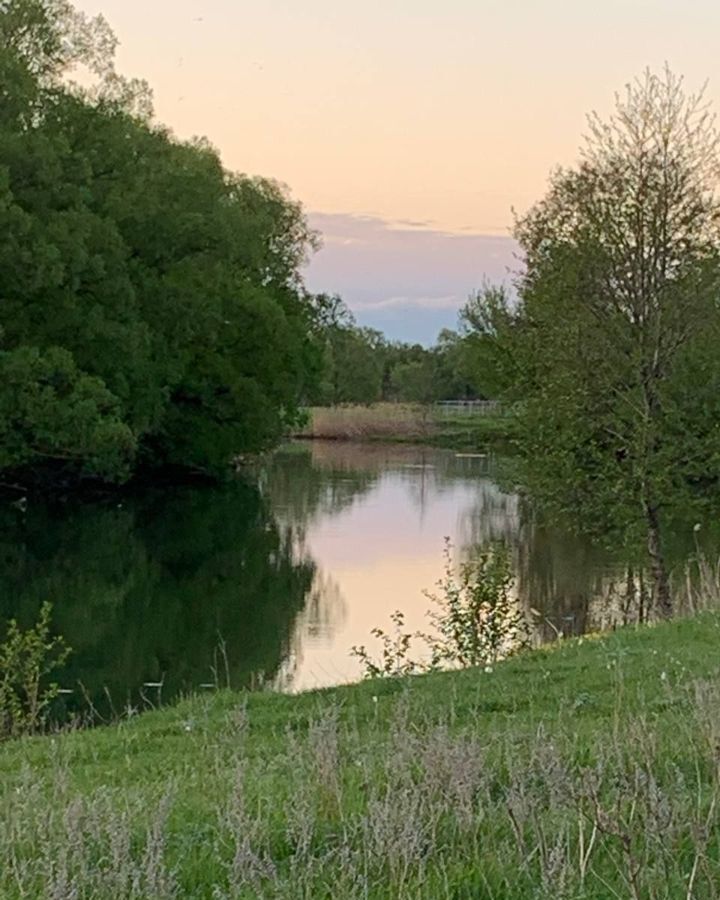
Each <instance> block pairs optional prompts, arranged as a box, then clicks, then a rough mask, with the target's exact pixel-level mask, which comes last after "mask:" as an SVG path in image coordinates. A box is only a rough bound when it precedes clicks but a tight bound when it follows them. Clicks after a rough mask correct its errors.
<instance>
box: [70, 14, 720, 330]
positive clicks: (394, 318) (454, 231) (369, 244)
mask: <svg viewBox="0 0 720 900" xmlns="http://www.w3.org/2000/svg"><path fill="white" fill-rule="evenodd" d="M76 5H77V6H79V7H80V8H81V9H83V10H85V11H86V12H88V13H91V14H97V13H102V14H103V15H104V16H105V17H106V18H107V19H108V21H109V22H110V24H111V25H112V26H113V28H114V30H115V32H116V33H117V35H118V37H119V38H120V41H121V46H120V49H119V53H118V66H119V68H120V70H121V71H122V72H123V73H125V74H127V75H136V76H140V77H143V78H146V79H147V80H148V82H149V83H150V85H151V86H152V88H153V90H154V93H155V107H156V112H157V116H158V118H159V119H160V120H161V121H163V122H164V123H166V124H168V125H170V126H171V127H172V128H173V129H174V130H175V132H176V133H177V134H178V136H180V137H190V136H192V135H205V136H207V137H208V138H209V139H210V140H211V141H212V143H213V144H215V146H216V147H218V149H219V150H220V151H221V153H222V156H223V160H224V162H225V164H226V165H227V166H228V167H230V168H232V169H236V170H239V171H242V172H247V173H250V174H261V175H267V176H271V177H274V178H277V179H279V180H280V181H283V182H285V183H286V184H287V185H289V187H290V188H291V191H292V194H293V196H294V197H296V198H297V199H299V200H300V201H302V203H303V204H304V206H305V208H306V210H307V211H308V214H309V216H310V219H311V221H312V223H313V224H314V225H315V226H316V227H317V228H319V229H320V230H321V231H322V232H323V235H324V239H325V244H324V249H323V250H322V251H321V252H320V253H319V254H318V255H317V257H316V258H315V260H314V261H313V262H312V264H311V265H310V267H309V269H308V273H307V281H308V285H309V286H310V287H311V288H312V289H314V290H324V291H329V292H338V293H341V294H342V295H343V296H344V298H345V299H346V300H347V301H348V302H349V304H350V306H351V307H352V308H353V309H354V310H355V312H356V314H357V317H358V319H359V320H360V322H361V323H363V324H368V325H373V326H374V327H378V328H381V329H383V330H385V331H386V332H387V333H388V335H389V336H391V337H393V338H404V339H408V340H420V341H423V342H425V343H429V342H432V340H433V339H434V337H435V335H436V334H437V331H438V329H439V328H440V327H443V326H450V327H453V326H454V325H455V323H456V318H457V310H458V308H459V307H460V306H461V305H462V303H463V302H464V300H465V298H466V297H467V295H468V294H469V293H470V292H471V291H472V290H473V289H474V288H476V287H478V286H479V285H480V284H481V283H482V281H483V280H484V279H487V280H490V281H499V280H503V278H507V277H508V276H507V271H508V269H511V268H513V266H514V265H515V263H514V255H513V254H514V248H513V243H512V240H511V239H510V237H509V228H510V226H511V223H512V208H513V207H514V208H516V209H517V210H520V211H522V210H524V209H526V208H527V207H528V206H529V205H531V204H532V203H533V201H534V200H536V199H538V198H539V197H540V196H541V195H542V193H543V190H544V186H545V183H546V179H547V176H548V173H549V172H550V171H551V169H552V168H553V167H554V166H556V165H562V164H571V163H572V162H573V161H574V160H575V158H576V155H577V148H578V145H579V143H580V140H581V137H582V134H583V132H584V129H585V114H586V113H587V112H588V111H590V110H593V109H595V110H597V111H598V112H600V113H601V114H603V113H606V112H608V111H609V109H610V107H611V105H612V101H613V94H614V92H615V91H616V90H619V89H622V87H623V85H624V84H625V83H626V82H627V81H628V80H630V79H632V78H633V77H634V76H636V75H639V74H641V73H642V71H643V70H644V69H645V68H646V67H648V66H650V67H651V68H653V69H656V70H659V69H660V68H661V67H662V66H663V65H664V63H665V62H667V63H669V64H670V66H671V67H672V68H673V70H674V71H676V72H678V73H680V74H683V75H684V76H685V77H686V81H687V85H688V87H689V88H691V89H696V88H698V87H699V86H701V85H702V84H703V83H704V82H705V81H706V80H707V79H710V81H709V86H708V93H707V96H708V98H709V99H711V100H713V101H714V102H715V103H716V102H717V100H719V99H720V73H718V71H717V70H718V49H717V48H718V34H720V3H718V2H717V0H684V2H681V0H602V2H590V0H202V2H201V0H145V2H141V0H77V2H76Z"/></svg>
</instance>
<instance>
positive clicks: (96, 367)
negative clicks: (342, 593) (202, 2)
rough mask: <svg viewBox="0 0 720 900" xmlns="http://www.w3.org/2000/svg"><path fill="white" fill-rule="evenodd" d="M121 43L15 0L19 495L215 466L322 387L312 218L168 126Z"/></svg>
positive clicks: (1, 457)
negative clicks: (308, 276)
mask: <svg viewBox="0 0 720 900" xmlns="http://www.w3.org/2000/svg"><path fill="white" fill-rule="evenodd" d="M114 49H115V39H114V37H113V35H112V33H111V32H110V31H109V29H108V27H107V25H106V24H105V23H104V21H103V20H102V19H94V20H90V19H88V18H87V17H85V16H83V15H81V14H80V13H77V12H76V11H74V10H73V9H72V7H71V6H70V5H69V4H68V3H66V2H63V0H4V2H1V3H0V480H2V481H3V482H4V483H5V484H15V483H19V484H20V485H23V484H25V483H27V481H28V480H44V481H50V482H52V483H54V484H58V483H59V484H71V483H76V482H77V480H78V479H79V478H85V477H95V478H102V479H105V480H111V481H122V480H123V479H126V478H127V477H128V476H129V475H130V474H131V473H133V472H134V471H136V470H137V469H138V468H139V467H143V466H145V467H157V466H172V465H176V464H180V465H182V466H185V467H194V468H198V469H201V470H203V471H209V470H214V469H216V468H218V467H221V466H224V465H226V464H227V462H228V461H229V460H230V458H231V457H232V456H233V455H235V454H238V453H242V452H244V451H252V450H257V449H259V448H261V447H264V446H267V445H269V444H271V443H272V442H273V441H275V440H276V439H277V438H278V437H279V436H280V435H281V434H282V433H283V432H284V430H285V429H286V428H287V426H288V424H289V423H291V422H292V421H293V420H294V418H295V416H296V415H297V412H298V409H299V408H300V405H301V403H303V402H304V401H305V399H306V397H307V395H308V394H309V393H310V392H311V390H312V389H314V388H312V386H313V385H314V384H315V383H316V382H317V381H318V378H319V375H320V365H321V353H320V344H319V342H318V337H317V329H316V327H315V319H314V305H313V302H312V298H310V297H308V296H307V294H306V293H305V291H304V289H303V286H302V281H301V277H300V271H301V267H302V265H303V263H304V260H305V258H306V255H307V253H308V251H309V250H310V249H311V248H312V246H313V243H314V237H313V235H312V233H311V232H310V231H309V229H308V227H307V224H306V222H305V219H304V217H303V214H302V210H301V209H300V207H299V206H298V205H297V204H295V203H293V202H291V201H290V200H289V199H288V197H287V196H286V193H285V192H284V190H283V189H282V188H281V187H279V186H278V185H277V184H275V183H273V182H272V181H268V180H264V179H259V178H249V177H246V176H243V175H236V174H234V173H232V172H228V171H226V170H225V169H224V168H223V167H222V165H221V162H220V159H219V157H218V155H217V153H216V152H215V151H214V150H213V149H212V147H210V146H209V145H208V144H207V143H205V142H204V141H202V140H195V141H191V142H181V141H179V140H177V139H175V138H174V137H173V135H172V134H171V133H170V132H169V131H168V130H167V129H165V128H163V127H161V126H159V125H157V124H156V123H155V122H154V120H153V118H152V114H151V103H150V95H149V92H148V89H147V87H146V86H145V85H144V84H143V83H141V82H134V81H127V80H125V79H123V78H121V77H120V76H119V75H118V74H117V73H116V71H115V69H114V65H113V54H114ZM76 72H79V73H82V83H83V87H80V86H79V85H77V84H73V83H72V81H71V80H70V77H71V76H72V75H73V74H74V73H76Z"/></svg>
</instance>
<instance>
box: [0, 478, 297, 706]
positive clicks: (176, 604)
mask: <svg viewBox="0 0 720 900" xmlns="http://www.w3.org/2000/svg"><path fill="white" fill-rule="evenodd" d="M0 562H1V563H2V568H1V571H0V617H2V618H7V617H10V616H16V617H18V618H19V619H20V621H21V622H22V623H23V624H26V625H27V624H29V623H31V622H32V621H34V620H35V618H36V616H37V614H38V611H39V609H40V606H41V604H42V603H43V601H45V600H50V601H51V602H52V603H53V605H54V616H53V620H54V624H55V625H56V627H57V628H58V630H59V631H60V632H61V633H62V634H63V635H65V636H66V638H67V640H68V642H69V643H70V645H71V646H72V648H73V654H72V656H71V658H70V661H69V665H68V669H67V670H66V672H65V673H64V676H63V683H64V684H69V685H73V686H75V687H76V688H77V683H78V682H82V684H83V685H84V687H85V689H86V690H87V693H88V694H89V696H90V697H91V698H92V701H93V702H94V703H95V704H96V705H97V706H98V707H99V708H100V709H101V710H107V707H108V705H109V703H110V700H109V699H108V695H109V697H110V698H112V703H113V704H114V705H117V706H120V707H122V706H123V705H124V704H125V703H126V702H127V701H128V700H129V701H130V702H131V703H133V704H137V703H139V702H140V695H141V692H142V688H143V685H145V684H146V683H148V682H153V683H158V682H163V683H164V686H163V690H162V699H163V700H165V699H170V698H172V697H173V696H175V695H176V694H177V693H178V692H180V691H182V690H184V689H186V688H190V687H197V686H198V685H200V684H203V683H208V682H211V681H213V680H215V678H218V679H219V680H220V681H222V682H223V683H224V682H225V681H226V679H227V678H229V680H230V683H231V684H232V685H233V686H236V687H239V686H242V685H247V684H250V683H251V681H252V680H253V678H255V677H257V675H258V673H264V674H265V676H266V677H270V678H272V677H274V675H275V674H276V673H277V671H278V670H279V669H280V667H281V665H282V661H283V659H284V657H285V654H286V652H287V648H288V646H289V643H290V637H291V634H292V633H293V627H294V622H295V619H296V617H297V616H298V615H299V613H300V612H301V610H303V608H304V607H305V603H306V598H307V595H308V592H309V591H310V589H311V586H312V584H313V579H314V576H315V567H314V565H313V563H312V562H311V560H310V559H309V558H308V557H307V556H304V555H302V554H299V553H298V550H297V546H296V542H295V540H294V536H293V534H292V532H291V531H290V530H289V529H288V528H286V527H280V526H278V524H277V523H276V521H275V520H274V518H273V517H272V515H271V513H270V512H269V510H268V507H267V504H266V502H265V501H264V500H263V499H262V497H261V495H260V494H259V492H258V491H257V490H256V489H255V488H254V487H252V486H250V485H247V484H244V483H242V482H237V483H234V484H232V485H229V486H225V487H223V488H222V489H208V488H202V489H192V490H178V491H171V492H167V491H163V492H157V493H151V494H149V495H146V496H144V497H138V498H129V499H125V500H124V501H123V502H122V504H117V503H113V504H103V505H100V504H93V505H87V504H85V505H77V506H72V507H70V508H67V507H60V508H58V507H55V508H51V507H47V506H42V505H40V504H34V505H31V506H30V507H29V509H28V511H27V513H26V514H25V515H24V516H19V515H18V514H17V512H16V511H14V510H4V511H3V513H2V519H1V520H0ZM222 642H224V645H225V647H226V655H227V664H226V661H225V658H224V655H222V654H218V652H217V651H218V647H219V645H220V644H221V643H222ZM157 693H158V692H157V690H156V689H154V688H153V689H147V690H146V691H145V694H146V695H148V696H149V697H150V698H151V699H155V698H156V696H157ZM76 701H77V702H79V699H78V698H77V697H76Z"/></svg>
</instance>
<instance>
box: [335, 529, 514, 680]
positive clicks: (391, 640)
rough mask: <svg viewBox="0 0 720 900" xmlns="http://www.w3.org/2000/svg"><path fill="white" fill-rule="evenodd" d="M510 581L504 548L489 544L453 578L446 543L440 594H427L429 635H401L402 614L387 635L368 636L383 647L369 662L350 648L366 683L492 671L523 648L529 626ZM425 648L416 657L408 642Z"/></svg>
mask: <svg viewBox="0 0 720 900" xmlns="http://www.w3.org/2000/svg"><path fill="white" fill-rule="evenodd" d="M513 581H514V576H513V573H512V567H511V561H510V555H509V552H508V549H507V547H505V546H504V545H503V544H490V545H488V546H486V547H484V548H483V549H481V550H480V552H479V553H478V554H477V556H476V557H474V558H473V559H470V560H469V561H467V562H464V563H461V564H460V566H459V571H458V574H457V575H456V574H455V571H454V564H453V557H452V548H451V546H450V542H449V541H448V542H447V543H446V547H445V574H444V577H443V578H442V580H441V581H440V582H439V583H438V591H439V593H432V592H427V594H426V596H427V597H428V598H429V599H430V600H431V601H432V602H433V603H434V604H435V606H436V609H434V610H433V611H432V612H431V614H430V621H431V623H432V625H433V631H432V632H431V633H429V634H428V633H425V632H416V633H415V634H412V633H410V632H406V631H404V627H405V617H404V615H403V613H401V612H395V613H394V614H393V615H392V616H391V620H392V622H393V625H394V631H393V633H392V634H388V633H386V632H385V631H383V629H382V628H375V629H373V631H372V632H371V633H372V635H373V637H375V638H377V639H378V640H379V641H380V643H381V645H382V647H381V651H380V659H379V660H378V661H376V660H374V659H373V658H372V657H371V656H370V654H369V652H368V650H367V648H366V647H364V646H360V647H353V648H352V655H353V656H354V657H355V658H357V659H358V660H359V661H360V662H361V664H362V665H363V668H364V671H365V677H366V678H379V677H388V676H389V677H395V676H398V675H412V674H418V673H420V672H430V671H435V670H438V669H445V668H461V669H462V668H468V667H472V666H492V665H493V664H494V663H496V662H497V661H498V660H499V659H501V658H505V657H508V656H510V655H512V654H513V653H516V652H518V651H519V650H522V649H524V648H526V647H527V645H528V642H529V631H528V624H527V620H526V618H525V616H524V615H523V613H522V611H521V610H520V608H519V606H518V603H517V600H516V599H515V598H513V597H511V589H512V586H513ZM414 639H418V640H419V641H421V642H422V644H423V645H424V648H425V653H424V654H422V655H424V656H426V657H428V658H427V659H423V658H418V656H417V652H415V653H413V652H412V651H413V650H414V649H415V648H414V647H413V640H414Z"/></svg>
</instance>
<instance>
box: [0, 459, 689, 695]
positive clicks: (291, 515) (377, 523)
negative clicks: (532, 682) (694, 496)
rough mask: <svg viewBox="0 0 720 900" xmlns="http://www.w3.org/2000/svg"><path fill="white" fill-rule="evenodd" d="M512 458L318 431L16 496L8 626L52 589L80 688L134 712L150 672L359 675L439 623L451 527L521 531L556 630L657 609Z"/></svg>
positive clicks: (512, 536) (532, 603) (518, 561)
mask: <svg viewBox="0 0 720 900" xmlns="http://www.w3.org/2000/svg"><path fill="white" fill-rule="evenodd" d="M502 465H503V464H502V463H501V462H498V461H497V460H494V459H491V458H488V457H483V456H472V455H458V454H455V453H454V452H451V451H442V450H432V449H430V450H428V449H423V448H417V447H412V446H407V447H403V446H390V445H370V446H368V445H352V444H342V443H314V444H312V445H300V446H297V445H296V446H292V447H289V448H285V449H283V450H282V451H280V452H278V453H277V454H274V455H273V456H272V457H270V458H269V459H268V460H266V461H265V462H264V463H263V464H261V465H260V466H259V467H258V469H257V470H256V471H255V472H252V473H248V477H247V479H246V480H240V479H238V480H237V481H234V482H233V483H231V484H228V485H224V486H223V487H221V488H215V489H209V488H207V487H203V488H198V489H195V488H189V489H176V490H162V491H161V490H158V491H151V492H148V493H145V494H144V495H143V496H135V497H130V498H124V499H123V500H122V502H121V503H118V502H117V501H115V502H112V503H110V502H108V503H104V504H99V503H95V504H74V505H73V504H68V505H59V506H54V507H53V506H47V505H43V504H39V503H36V504H31V505H30V507H29V508H28V510H27V511H26V512H25V513H23V512H21V511H20V510H17V509H15V508H11V507H8V506H5V507H3V508H2V509H0V618H2V619H5V618H8V617H10V616H16V617H18V618H19V619H20V621H21V622H22V623H23V624H25V625H27V624H30V623H31V622H32V621H34V620H35V618H36V617H37V614H38V612H39V609H40V607H41V605H42V603H43V602H44V601H46V600H50V601H51V602H52V603H53V604H54V607H55V613H54V622H55V624H56V626H57V628H58V630H59V631H60V632H61V633H62V634H64V635H65V636H66V638H67V640H68V642H69V643H70V644H71V646H72V647H73V648H74V651H75V652H74V654H73V656H72V657H71V660H70V663H69V667H68V669H67V671H66V672H65V673H64V677H63V683H64V685H67V686H74V687H77V683H78V682H82V683H83V685H84V686H85V688H86V690H87V692H88V695H89V696H90V698H91V699H92V701H93V702H94V703H95V704H96V705H98V707H100V708H101V709H102V708H107V706H108V705H109V700H108V699H107V695H109V696H110V697H111V698H112V702H113V704H114V705H115V706H117V707H121V706H123V705H124V704H125V703H126V702H127V701H128V700H129V701H130V702H131V703H133V704H138V703H140V702H141V696H142V692H143V685H145V684H146V683H148V682H162V683H163V689H162V699H163V700H169V699H171V698H172V697H173V696H175V695H177V694H178V693H179V692H181V691H183V690H185V689H190V688H197V687H198V686H200V685H203V684H208V683H210V682H214V681H220V682H221V683H224V682H225V680H226V679H229V681H230V683H231V684H232V685H233V686H235V687H240V686H244V685H249V684H252V683H253V682H255V681H257V680H258V679H260V678H264V679H265V680H269V681H270V682H272V683H273V684H275V685H276V686H277V687H279V688H281V689H284V690H300V689H305V688H310V687H317V686H323V685H328V684H333V683H339V682H343V681H347V680H352V679H354V678H356V677H358V676H359V675H360V674H361V673H360V671H359V667H358V664H357V663H356V661H355V660H353V659H352V658H351V657H350V654H349V650H350V648H351V647H352V646H353V645H354V644H360V643H366V642H368V636H369V634H370V632H371V630H372V629H373V628H374V627H375V626H377V625H386V624H387V623H388V618H389V615H390V614H391V613H392V612H393V611H394V610H396V609H401V610H403V611H404V612H405V614H406V617H407V623H408V625H409V627H410V628H411V629H415V628H424V627H426V624H427V619H426V617H427V611H428V607H429V601H428V599H427V597H426V596H425V595H424V591H426V590H428V589H432V588H433V587H434V585H435V583H436V582H437V580H438V579H439V577H440V576H441V574H442V567H443V559H442V550H443V543H444V539H445V537H446V536H447V537H450V538H451V540H452V542H453V544H454V546H455V548H456V553H457V555H458V558H459V559H462V558H466V557H467V556H468V555H469V554H471V553H472V552H473V551H474V549H475V548H477V547H478V546H479V545H481V544H483V543H485V542H486V541H488V540H498V539H500V540H503V541H505V542H507V544H508V545H509V546H510V547H511V550H512V558H513V564H514V566H515V571H516V584H515V590H516V592H517V598H518V602H519V603H520V604H521V605H522V606H523V607H524V608H525V609H528V610H529V609H533V610H536V611H537V614H538V615H537V617H536V619H537V623H538V628H537V633H536V639H537V640H538V641H540V640H547V639H550V638H552V637H554V636H555V635H557V634H558V633H565V634H567V633H579V632H583V631H586V630H590V629H595V628H598V627H608V626H610V627H611V626H612V625H613V624H616V623H619V622H623V621H632V620H634V618H636V617H638V616H641V615H642V614H643V612H644V610H645V609H646V605H647V593H648V591H647V586H646V584H645V583H644V578H643V572H642V569H641V568H640V567H639V566H638V565H637V560H634V559H633V558H632V555H631V554H629V553H628V552H626V551H625V550H623V552H621V553H618V554H611V553H610V552H609V551H608V550H607V549H605V548H603V547H602V546H600V545H598V544H596V543H593V542H592V541H589V540H587V539H584V538H581V537H578V536H573V535H572V533H570V532H569V531H568V530H565V529H562V528H561V527H558V526H555V527H550V526H548V525H546V524H543V523H542V522H540V521H538V519H537V517H536V516H535V514H534V511H533V509H532V506H531V504H529V503H528V502H527V500H524V499H521V498H520V497H518V496H517V495H516V494H513V493H512V492H509V491H507V490H503V488H502V487H501V484H502V483H503V480H502V478H501V477H499V476H500V474H501V468H502ZM499 467H500V468H499ZM686 532H687V533H688V534H690V538H688V537H687V534H686ZM677 534H678V535H679V537H678V539H677V540H676V541H675V545H674V547H673V552H674V559H675V561H676V562H678V561H680V562H682V560H683V559H685V558H686V557H687V555H688V554H690V553H691V552H693V549H694V545H693V540H694V539H695V538H693V537H692V534H693V533H692V529H691V528H690V529H689V530H688V529H687V528H685V529H684V530H683V528H682V527H679V528H678V531H677ZM683 535H684V537H683ZM688 541H689V543H688ZM221 643H222V644H223V646H224V648H225V651H226V657H227V664H226V660H225V656H224V655H223V654H221V653H220V654H219V653H218V647H219V645H220V644H221ZM145 693H146V695H147V694H149V695H150V697H151V699H155V697H156V693H155V690H154V689H150V690H147V689H146V690H145ZM75 700H76V702H77V694H76V695H75Z"/></svg>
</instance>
